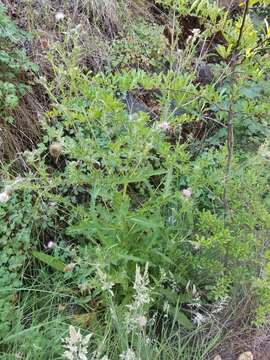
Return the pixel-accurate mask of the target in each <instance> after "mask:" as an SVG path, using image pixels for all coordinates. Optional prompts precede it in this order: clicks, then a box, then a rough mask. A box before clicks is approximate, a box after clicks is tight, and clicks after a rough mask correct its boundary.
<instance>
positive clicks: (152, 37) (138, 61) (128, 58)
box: [110, 20, 166, 71]
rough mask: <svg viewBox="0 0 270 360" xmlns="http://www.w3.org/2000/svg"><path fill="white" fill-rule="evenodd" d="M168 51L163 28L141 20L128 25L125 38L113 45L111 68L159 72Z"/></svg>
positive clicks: (117, 40)
mask: <svg viewBox="0 0 270 360" xmlns="http://www.w3.org/2000/svg"><path fill="white" fill-rule="evenodd" d="M165 50H166V42H165V37H164V36H163V27H162V26H158V25H155V24H148V23H146V22H145V21H143V20H141V21H138V22H135V23H131V25H130V24H129V25H128V29H126V31H125V34H124V37H122V38H119V39H116V40H114V41H113V43H112V48H111V54H110V66H111V67H112V68H113V69H115V68H116V69H118V70H119V69H124V68H143V69H145V70H154V71H157V70H159V69H160V68H161V67H162V66H164V64H165V61H164V55H165V53H166V52H165Z"/></svg>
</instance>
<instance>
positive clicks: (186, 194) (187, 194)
mask: <svg viewBox="0 0 270 360" xmlns="http://www.w3.org/2000/svg"><path fill="white" fill-rule="evenodd" d="M182 195H183V196H184V197H185V198H190V197H191V195H192V189H191V188H190V187H189V188H187V189H184V190H182Z"/></svg>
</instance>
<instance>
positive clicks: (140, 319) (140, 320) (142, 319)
mask: <svg viewBox="0 0 270 360" xmlns="http://www.w3.org/2000/svg"><path fill="white" fill-rule="evenodd" d="M137 322H138V324H139V326H140V328H144V327H145V325H146V324H147V318H146V317H145V316H139V317H138V318H137Z"/></svg>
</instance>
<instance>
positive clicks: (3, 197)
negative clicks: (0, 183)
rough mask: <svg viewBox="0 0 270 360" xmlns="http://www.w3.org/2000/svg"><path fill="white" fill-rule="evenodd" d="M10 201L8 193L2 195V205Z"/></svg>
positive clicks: (0, 200)
mask: <svg viewBox="0 0 270 360" xmlns="http://www.w3.org/2000/svg"><path fill="white" fill-rule="evenodd" d="M9 199H10V194H9V193H8V192H6V191H3V192H2V193H0V204H1V203H2V204H5V203H6V202H8V200H9Z"/></svg>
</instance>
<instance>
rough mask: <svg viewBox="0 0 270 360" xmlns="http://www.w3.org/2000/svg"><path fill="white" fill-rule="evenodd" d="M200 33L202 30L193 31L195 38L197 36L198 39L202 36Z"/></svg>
mask: <svg viewBox="0 0 270 360" xmlns="http://www.w3.org/2000/svg"><path fill="white" fill-rule="evenodd" d="M200 32H201V30H200V29H193V30H192V34H193V35H194V36H196V37H197V36H199V35H200Z"/></svg>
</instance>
